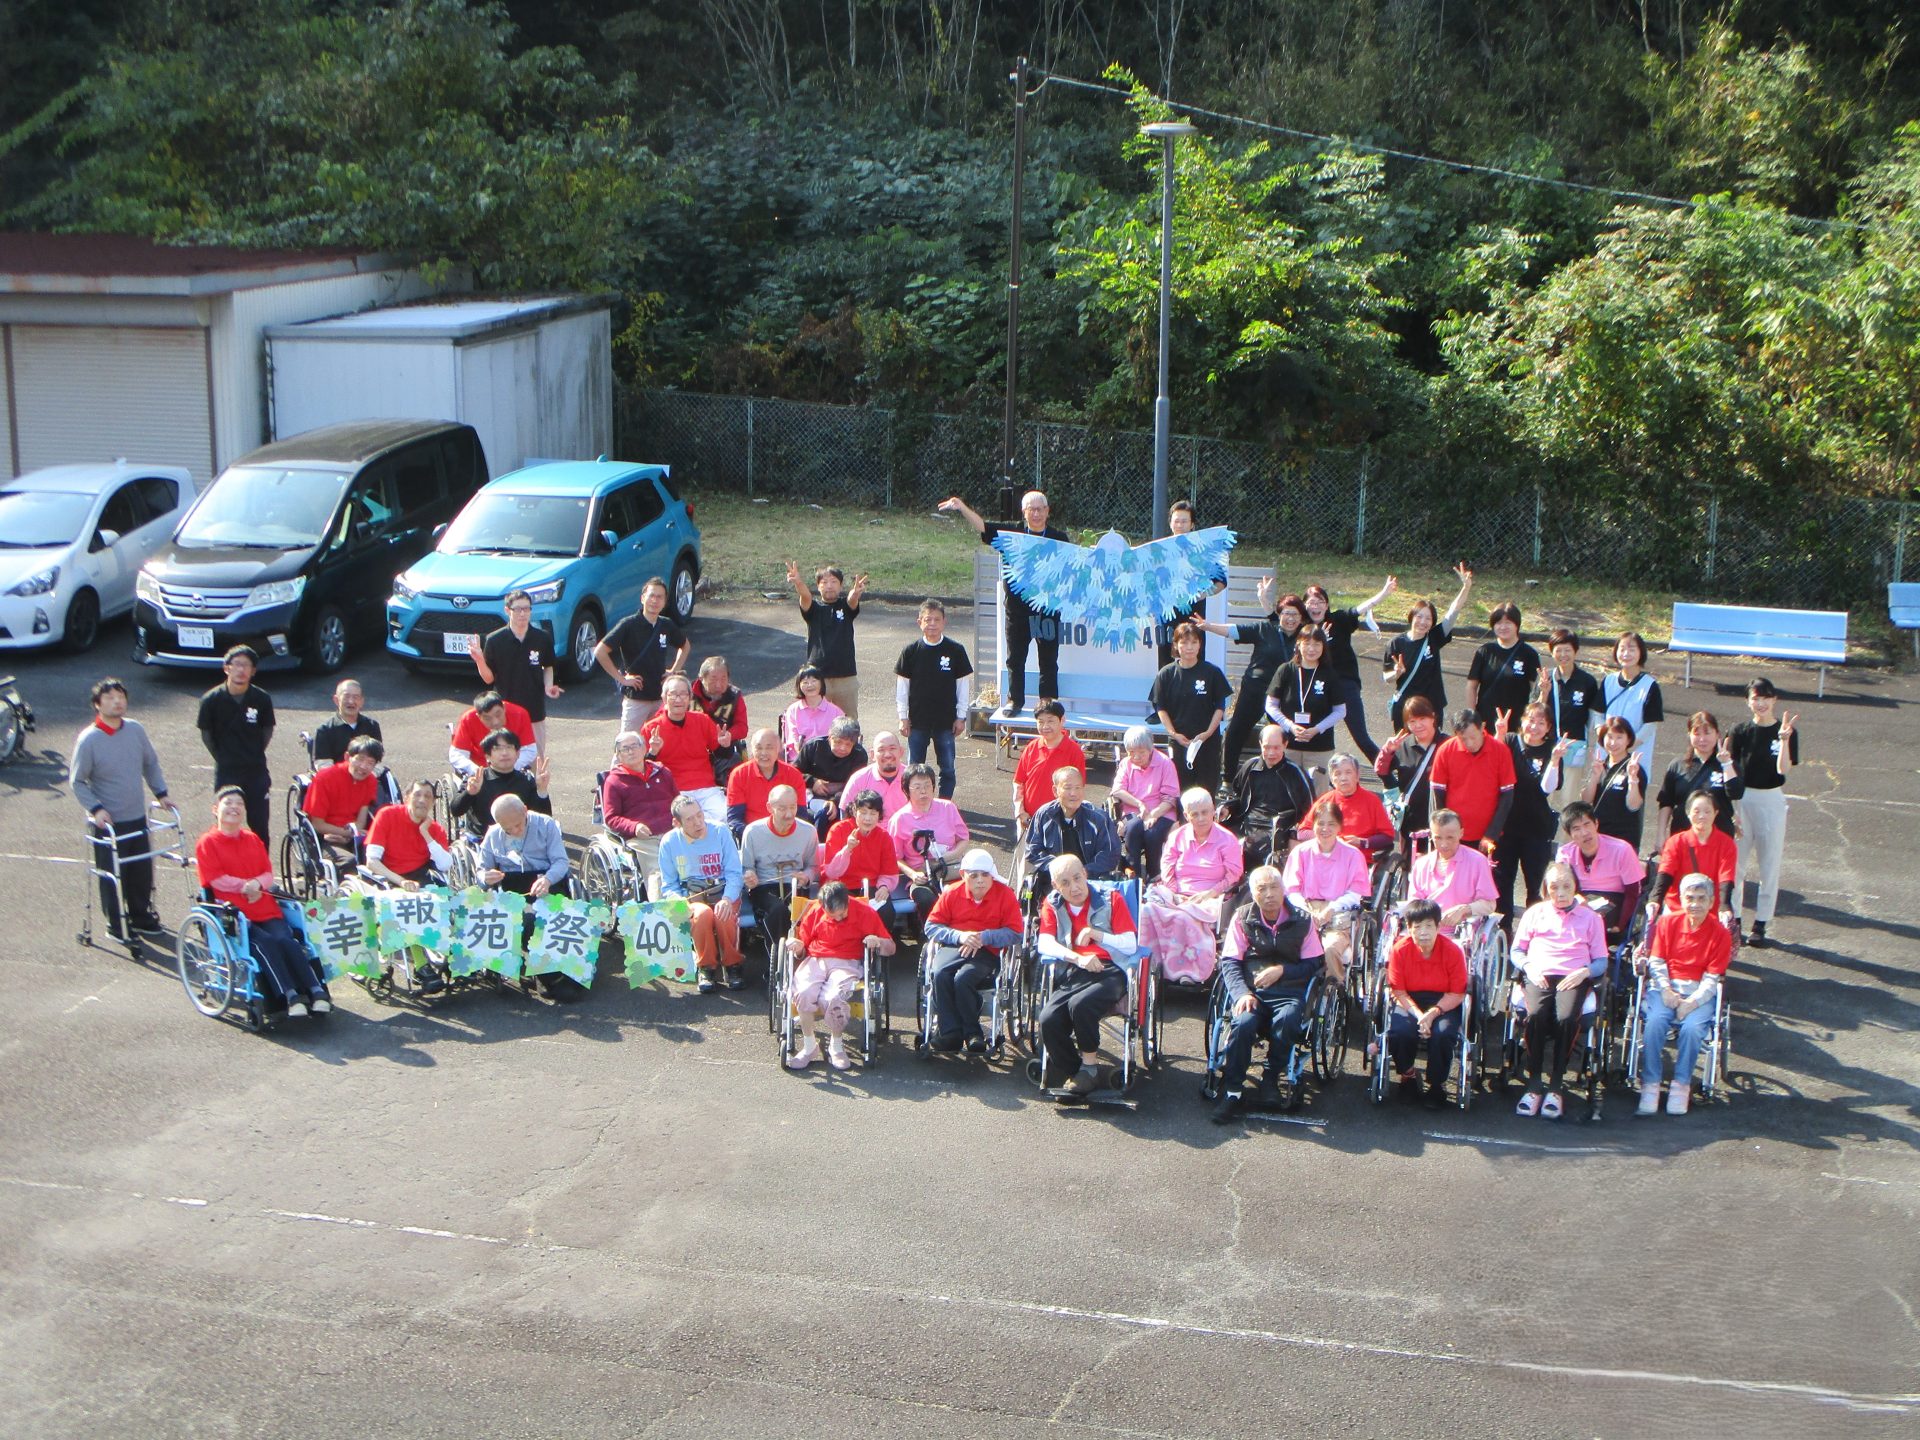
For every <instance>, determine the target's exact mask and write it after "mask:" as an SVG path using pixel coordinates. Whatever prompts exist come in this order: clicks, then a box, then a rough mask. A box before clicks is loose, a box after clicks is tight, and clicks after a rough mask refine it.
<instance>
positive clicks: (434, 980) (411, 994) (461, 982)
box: [341, 851, 500, 1001]
mask: <svg viewBox="0 0 1920 1440" xmlns="http://www.w3.org/2000/svg"><path fill="white" fill-rule="evenodd" d="M453 853H454V855H455V856H456V858H457V857H458V852H457V851H455V852H453ZM476 853H477V852H476ZM428 883H429V884H434V885H446V886H447V888H449V889H452V890H459V889H463V888H465V887H463V886H457V885H453V884H452V883H451V882H450V881H449V879H448V877H447V876H445V875H438V874H434V875H431V876H429V879H428ZM341 888H342V889H343V890H346V891H357V892H358V893H360V894H363V895H367V896H370V897H372V898H373V899H374V902H375V904H378V903H379V897H380V896H381V895H384V894H388V893H391V891H392V887H391V886H388V885H383V884H382V883H380V882H379V881H377V880H375V879H374V878H373V877H372V876H371V875H369V874H367V873H366V872H365V871H364V870H362V871H357V872H355V873H354V874H352V875H349V876H347V877H346V878H345V879H344V880H343V881H342V882H341ZM353 979H354V981H355V983H356V984H358V985H359V986H360V988H361V989H363V990H365V991H366V992H367V994H368V995H370V996H372V997H373V998H374V999H376V1000H381V1001H385V1000H389V999H392V998H394V997H395V996H405V997H406V998H407V999H410V1000H420V1001H426V1000H432V999H438V998H440V997H442V996H446V995H453V994H457V993H459V992H461V991H464V990H474V989H483V988H484V989H492V988H494V987H496V986H498V985H499V984H500V976H498V975H496V974H494V973H493V972H492V971H490V970H480V971H476V972H474V973H473V974H471V975H456V974H454V973H453V967H452V964H451V963H450V962H449V960H448V959H447V957H446V956H445V955H440V954H435V953H434V952H433V951H430V950H428V949H426V948H425V947H423V946H418V945H416V946H411V947H409V948H408V949H407V950H405V951H403V952H401V953H400V954H398V955H395V956H391V957H388V959H387V961H386V963H385V965H384V966H383V967H382V969H381V972H380V974H378V975H376V976H366V975H355V976H354V977H353Z"/></svg>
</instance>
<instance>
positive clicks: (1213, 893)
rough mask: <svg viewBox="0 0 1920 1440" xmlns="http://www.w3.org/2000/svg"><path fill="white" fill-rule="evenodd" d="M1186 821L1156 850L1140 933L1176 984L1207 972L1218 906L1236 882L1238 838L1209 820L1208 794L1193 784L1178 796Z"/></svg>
mask: <svg viewBox="0 0 1920 1440" xmlns="http://www.w3.org/2000/svg"><path fill="white" fill-rule="evenodd" d="M1180 808H1181V810H1182V811H1183V812H1184V813H1185V815H1186V817H1187V823H1186V824H1184V825H1182V826H1180V828H1179V829H1177V830H1175V831H1174V832H1173V834H1172V836H1171V837H1170V838H1169V839H1168V840H1167V848H1166V849H1165V851H1163V852H1162V854H1161V856H1160V879H1159V880H1158V882H1156V883H1155V884H1153V885H1152V886H1150V887H1148V890H1147V897H1146V904H1145V905H1144V907H1142V908H1144V909H1145V910H1146V912H1147V913H1146V915H1145V916H1144V917H1143V918H1142V920H1141V922H1140V933H1141V935H1142V936H1143V937H1144V938H1145V939H1146V941H1147V943H1148V944H1149V945H1150V946H1152V947H1153V953H1154V955H1155V956H1156V957H1157V958H1158V960H1159V962H1160V973H1161V974H1162V975H1164V976H1165V977H1166V978H1167V979H1169V980H1173V981H1177V982H1179V983H1181V984H1188V985H1204V984H1206V983H1207V982H1208V981H1209V980H1211V979H1212V978H1213V970H1214V966H1215V964H1216V963H1217V962H1218V960H1219V956H1220V951H1219V946H1218V943H1217V940H1218V936H1219V931H1220V908H1221V906H1222V905H1224V904H1225V903H1226V897H1227V896H1229V895H1231V894H1232V893H1233V890H1234V887H1235V886H1236V885H1238V884H1239V883H1240V874H1241V871H1242V870H1243V869H1244V868H1245V863H1246V862H1245V861H1244V860H1242V858H1241V855H1240V841H1239V840H1238V839H1237V838H1236V837H1235V836H1234V835H1233V833H1232V832H1231V831H1229V830H1227V829H1226V827H1225V826H1222V825H1217V824H1215V823H1214V811H1213V796H1211V795H1209V794H1208V793H1207V792H1206V791H1205V790H1203V789H1201V788H1200V787H1199V786H1195V787H1194V788H1193V789H1191V790H1189V791H1187V793H1186V794H1184V795H1182V796H1181V797H1180Z"/></svg>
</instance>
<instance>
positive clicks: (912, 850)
mask: <svg viewBox="0 0 1920 1440" xmlns="http://www.w3.org/2000/svg"><path fill="white" fill-rule="evenodd" d="M904 773H905V775H906V784H907V803H906V804H905V805H902V806H901V807H900V808H899V809H898V810H896V811H894V812H893V815H892V816H891V817H890V818H889V819H888V820H887V834H889V835H891V836H892V837H893V853H894V854H895V855H897V856H899V857H900V869H901V870H902V871H903V872H904V873H905V875H906V877H907V884H908V886H909V887H910V893H911V894H912V895H913V903H914V907H915V908H916V909H917V910H919V912H920V920H921V922H922V923H923V924H924V923H925V921H926V918H927V915H928V913H929V912H930V911H931V910H932V909H933V902H934V901H936V900H938V899H939V898H940V887H941V886H942V885H944V884H945V883H946V863H945V862H946V858H947V856H948V855H950V854H952V853H953V852H954V851H955V850H957V849H959V848H960V846H962V845H964V844H966V843H967V838H968V837H967V822H966V821H965V820H963V819H962V818H961V817H960V807H959V806H958V805H956V804H954V803H953V801H951V800H942V799H940V798H939V777H938V776H937V775H936V774H935V773H934V769H933V767H932V766H931V765H909V766H907V768H906V771H905V772H904ZM922 836H925V837H926V838H925V839H924V840H922V839H921V837H922Z"/></svg>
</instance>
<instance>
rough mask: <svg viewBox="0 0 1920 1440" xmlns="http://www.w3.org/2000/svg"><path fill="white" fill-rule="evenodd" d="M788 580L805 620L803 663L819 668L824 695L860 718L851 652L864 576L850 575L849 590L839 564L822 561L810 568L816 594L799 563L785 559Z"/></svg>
mask: <svg viewBox="0 0 1920 1440" xmlns="http://www.w3.org/2000/svg"><path fill="white" fill-rule="evenodd" d="M787 583H788V584H789V585H791V586H792V587H793V593H794V595H795V597H796V598H797V599H798V600H799V601H800V618H801V619H802V620H804V621H806V624H807V658H806V663H807V664H808V665H811V666H813V667H814V669H816V670H818V671H819V672H820V675H821V678H822V679H823V681H824V682H825V690H826V696H827V699H829V700H831V701H832V702H833V703H834V704H836V705H838V706H839V707H840V709H841V710H842V711H843V712H845V713H846V714H848V715H851V716H852V717H853V718H854V719H856V720H858V719H859V718H860V680H859V678H858V677H859V666H858V664H857V663H856V660H855V657H854V653H853V622H854V621H855V620H857V619H859V618H860V597H861V596H862V595H865V594H866V593H867V577H866V576H865V575H856V576H854V577H853V589H851V590H848V589H847V588H846V585H847V576H846V572H845V571H844V570H842V569H841V568H840V567H839V566H838V565H822V566H821V567H820V568H819V569H818V570H816V571H814V572H813V583H814V584H815V585H818V586H819V587H820V595H819V598H818V599H816V598H814V594H813V592H812V591H811V590H809V589H807V587H806V583H805V582H804V581H803V580H801V578H800V566H799V565H798V564H797V563H795V562H794V561H792V560H789V561H787Z"/></svg>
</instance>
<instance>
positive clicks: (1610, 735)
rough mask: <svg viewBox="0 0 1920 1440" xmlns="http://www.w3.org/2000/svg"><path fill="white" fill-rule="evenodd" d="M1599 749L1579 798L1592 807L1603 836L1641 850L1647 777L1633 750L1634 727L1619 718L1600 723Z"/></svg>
mask: <svg viewBox="0 0 1920 1440" xmlns="http://www.w3.org/2000/svg"><path fill="white" fill-rule="evenodd" d="M1597 738H1598V740H1599V742H1600V744H1599V747H1598V748H1597V749H1595V751H1594V752H1593V763H1592V765H1591V766H1590V767H1588V770H1587V785H1586V789H1584V790H1582V791H1581V792H1580V798H1581V799H1582V800H1584V801H1586V802H1587V804H1589V805H1591V806H1593V819H1594V823H1595V824H1597V825H1598V826H1599V827H1600V833H1601V834H1602V835H1611V836H1613V838H1614V839H1616V840H1624V841H1626V842H1627V843H1628V844H1629V845H1631V846H1633V848H1634V850H1635V851H1638V850H1639V849H1640V835H1641V832H1642V830H1643V828H1644V827H1645V825H1646V818H1647V812H1646V805H1647V791H1646V784H1647V777H1646V775H1645V773H1644V772H1643V771H1642V770H1641V768H1640V752H1639V751H1638V750H1637V749H1635V748H1634V744H1633V727H1632V726H1631V725H1629V724H1628V723H1627V722H1626V721H1624V720H1622V719H1621V718H1620V717H1619V716H1618V715H1615V716H1613V717H1612V718H1611V719H1607V720H1602V721H1601V722H1600V731H1599V735H1598V737H1597Z"/></svg>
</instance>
